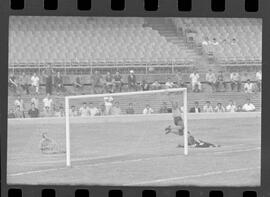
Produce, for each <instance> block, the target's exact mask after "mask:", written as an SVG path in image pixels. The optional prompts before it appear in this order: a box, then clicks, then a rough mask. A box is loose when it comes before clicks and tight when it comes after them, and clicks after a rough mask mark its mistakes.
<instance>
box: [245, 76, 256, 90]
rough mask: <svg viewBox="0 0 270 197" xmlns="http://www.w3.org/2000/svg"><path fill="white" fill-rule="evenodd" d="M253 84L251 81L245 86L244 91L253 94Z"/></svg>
mask: <svg viewBox="0 0 270 197" xmlns="http://www.w3.org/2000/svg"><path fill="white" fill-rule="evenodd" d="M253 90H254V89H253V83H251V82H250V79H248V80H247V82H246V83H245V84H244V91H245V93H252V92H253Z"/></svg>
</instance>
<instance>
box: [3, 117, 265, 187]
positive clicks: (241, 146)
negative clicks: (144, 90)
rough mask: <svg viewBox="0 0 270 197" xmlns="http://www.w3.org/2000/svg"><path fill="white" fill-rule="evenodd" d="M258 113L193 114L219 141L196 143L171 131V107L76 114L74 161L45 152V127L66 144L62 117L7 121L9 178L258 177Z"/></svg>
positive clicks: (145, 181)
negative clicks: (185, 143) (160, 111)
mask: <svg viewBox="0 0 270 197" xmlns="http://www.w3.org/2000/svg"><path fill="white" fill-rule="evenodd" d="M260 120H261V118H260V113H237V114H231V113H226V114H190V115H189V121H188V126H189V130H190V131H191V132H192V134H193V135H194V136H195V137H196V138H199V139H202V140H205V141H208V142H211V143H216V144H220V145H221V147H219V148H200V149H199V148H190V149H189V155H188V156H184V154H183V148H177V147H176V146H177V145H178V144H179V142H181V141H182V140H183V138H182V137H179V136H176V135H173V134H172V135H165V134H164V128H165V127H166V126H168V125H169V124H172V120H171V115H169V114H165V115H149V116H137V115H135V116H120V117H99V118H93V119H90V118H75V119H72V120H71V162H72V167H66V166H65V154H53V155H44V154H41V153H40V151H39V149H38V146H39V141H40V139H41V136H40V134H41V132H42V131H46V132H47V133H48V135H49V137H51V138H53V139H54V140H56V141H57V142H58V143H59V144H60V145H61V146H62V147H63V149H64V148H65V120H64V119H61V118H59V119H35V120H33V119H32V120H30V119H25V120H9V122H8V164H7V166H8V169H7V181H8V183H9V184H18V183H24V184H85V185H89V184H91V185H108V184H109V185H158V186H165V185H199V186H208V185H216V186H255V185H256V186H257V185H260V166H261V162H260V160H261V158H260V152H261V151H260V150H261V149H260V148H261V137H260V136H261V122H260Z"/></svg>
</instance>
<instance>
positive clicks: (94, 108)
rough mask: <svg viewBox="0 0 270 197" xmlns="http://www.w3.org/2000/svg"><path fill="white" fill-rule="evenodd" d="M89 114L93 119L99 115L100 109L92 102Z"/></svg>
mask: <svg viewBox="0 0 270 197" xmlns="http://www.w3.org/2000/svg"><path fill="white" fill-rule="evenodd" d="M89 112H90V116H92V117H93V116H97V114H98V108H96V107H95V106H94V104H93V103H92V102H90V103H89Z"/></svg>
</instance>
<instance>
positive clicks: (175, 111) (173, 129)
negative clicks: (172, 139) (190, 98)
mask: <svg viewBox="0 0 270 197" xmlns="http://www.w3.org/2000/svg"><path fill="white" fill-rule="evenodd" d="M171 104H172V116H173V121H174V126H171V125H169V126H168V127H167V128H165V134H166V135H167V134H170V133H173V134H176V135H179V136H183V135H184V122H183V119H182V117H181V109H180V108H179V106H178V103H177V102H173V101H171ZM188 146H189V147H194V148H209V147H220V145H217V144H212V143H209V142H205V141H202V140H200V139H196V138H195V137H194V136H193V135H192V134H191V132H190V131H188ZM178 147H184V146H183V145H182V144H179V145H178Z"/></svg>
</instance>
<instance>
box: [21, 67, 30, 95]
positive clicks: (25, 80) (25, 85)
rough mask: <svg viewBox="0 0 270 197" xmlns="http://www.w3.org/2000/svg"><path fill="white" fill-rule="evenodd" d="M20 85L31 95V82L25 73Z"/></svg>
mask: <svg viewBox="0 0 270 197" xmlns="http://www.w3.org/2000/svg"><path fill="white" fill-rule="evenodd" d="M20 85H21V87H22V89H23V91H25V92H26V94H29V80H28V76H27V75H26V74H25V72H23V73H22V75H21V76H20Z"/></svg>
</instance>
